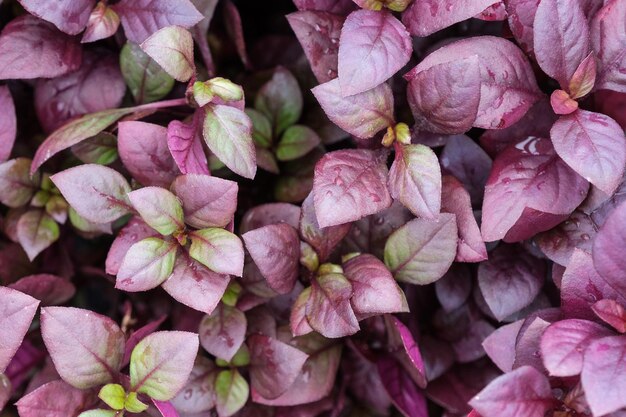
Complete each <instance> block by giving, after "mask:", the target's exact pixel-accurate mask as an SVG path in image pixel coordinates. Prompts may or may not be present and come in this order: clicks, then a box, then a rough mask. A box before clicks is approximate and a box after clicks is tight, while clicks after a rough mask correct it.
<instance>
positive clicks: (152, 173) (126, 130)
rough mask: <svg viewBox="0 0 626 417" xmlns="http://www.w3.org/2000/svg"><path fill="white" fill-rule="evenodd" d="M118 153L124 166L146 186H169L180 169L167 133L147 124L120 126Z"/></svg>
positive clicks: (157, 126) (125, 123) (163, 129)
mask: <svg viewBox="0 0 626 417" xmlns="http://www.w3.org/2000/svg"><path fill="white" fill-rule="evenodd" d="M118 129H119V132H118V138H117V139H118V150H119V153H120V158H121V159H122V162H123V163H124V166H125V167H126V168H127V169H128V171H130V173H131V175H132V176H133V178H135V179H136V180H137V181H139V182H140V183H142V184H144V185H156V186H159V187H164V188H167V187H169V186H170V184H171V183H172V181H173V180H174V178H176V175H177V174H178V169H177V168H176V164H175V162H174V160H173V159H172V156H171V154H170V152H169V150H168V148H167V139H166V137H167V136H168V131H167V130H166V129H165V128H164V127H163V126H159V125H155V124H152V123H145V122H135V121H129V122H120V123H119V124H118Z"/></svg>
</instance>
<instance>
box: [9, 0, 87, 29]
mask: <svg viewBox="0 0 626 417" xmlns="http://www.w3.org/2000/svg"><path fill="white" fill-rule="evenodd" d="M95 3H96V1H95V0H78V1H75V0H63V1H60V2H56V3H48V2H42V1H38V0H20V4H21V5H22V6H23V7H24V8H25V9H26V10H27V11H28V12H29V13H31V14H33V15H35V16H37V17H39V18H41V19H43V20H47V21H48V22H50V23H53V24H54V25H55V26H56V27H58V28H59V30H61V31H63V32H65V33H67V34H68V35H77V34H78V33H80V32H82V31H83V29H84V28H85V26H86V25H87V21H88V19H89V14H90V12H91V9H92V8H93V7H94V6H95Z"/></svg>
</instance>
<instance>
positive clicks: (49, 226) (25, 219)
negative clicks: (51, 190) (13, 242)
mask: <svg viewBox="0 0 626 417" xmlns="http://www.w3.org/2000/svg"><path fill="white" fill-rule="evenodd" d="M60 233H61V231H60V230H59V225H58V224H57V223H56V221H55V220H54V219H53V218H52V217H51V216H50V215H49V214H48V213H46V212H45V211H44V210H41V209H33V210H28V211H27V212H26V213H24V214H22V215H21V216H20V219H19V221H18V222H17V233H16V234H17V240H18V242H19V243H20V245H22V248H23V249H24V252H26V254H27V255H28V259H30V260H31V261H32V260H33V259H35V258H36V257H37V255H39V254H40V253H41V252H42V251H43V250H44V249H46V248H48V247H49V246H50V245H51V244H53V243H54V242H56V241H57V240H58V239H59V235H60Z"/></svg>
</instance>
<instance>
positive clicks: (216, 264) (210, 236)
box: [189, 227, 244, 277]
mask: <svg viewBox="0 0 626 417" xmlns="http://www.w3.org/2000/svg"><path fill="white" fill-rule="evenodd" d="M189 238H190V239H191V246H190V247H189V256H191V257H192V258H193V259H195V260H196V261H198V262H200V263H201V264H202V265H204V266H206V267H208V268H209V269H210V270H211V271H213V272H217V273H219V274H230V275H236V276H238V277H240V276H241V275H242V273H243V260H244V252H243V244H242V243H241V240H240V239H239V237H238V236H237V235H235V234H233V233H230V232H228V231H226V230H224V229H219V228H216V227H209V228H206V229H201V230H196V231H194V232H191V233H189Z"/></svg>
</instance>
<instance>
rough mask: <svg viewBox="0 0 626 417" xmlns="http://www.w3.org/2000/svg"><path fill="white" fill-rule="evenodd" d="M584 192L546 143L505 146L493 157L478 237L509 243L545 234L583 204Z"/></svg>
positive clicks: (537, 140)
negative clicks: (537, 234)
mask: <svg viewBox="0 0 626 417" xmlns="http://www.w3.org/2000/svg"><path fill="white" fill-rule="evenodd" d="M588 187H589V186H588V183H587V181H585V179H584V178H582V177H581V176H579V175H578V174H576V173H575V172H574V171H573V170H571V169H570V168H569V167H568V166H567V165H566V164H565V163H564V162H563V161H562V160H561V159H560V158H559V157H558V155H557V154H556V153H555V151H554V148H553V147H552V144H551V143H550V141H549V140H548V139H543V138H536V137H528V138H527V139H525V140H523V141H522V142H519V143H517V144H516V145H511V146H509V147H508V148H507V149H506V150H505V151H503V152H502V153H501V154H500V155H498V157H497V158H496V160H495V161H494V163H493V168H492V170H491V175H490V176H489V179H488V180H487V186H486V187H485V200H484V202H483V212H482V225H481V228H482V235H483V238H484V240H485V241H486V242H492V241H494V240H498V239H504V240H505V241H506V242H515V241H520V240H523V239H527V238H529V237H532V236H534V235H535V234H536V233H538V232H543V231H545V230H548V229H551V228H552V227H554V226H556V225H557V224H559V223H560V222H561V221H563V220H565V219H566V218H567V217H568V216H569V214H570V213H571V212H573V211H574V209H575V208H576V207H577V206H578V205H579V204H580V203H581V202H582V201H583V199H584V198H585V196H586V194H587V189H588Z"/></svg>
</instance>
